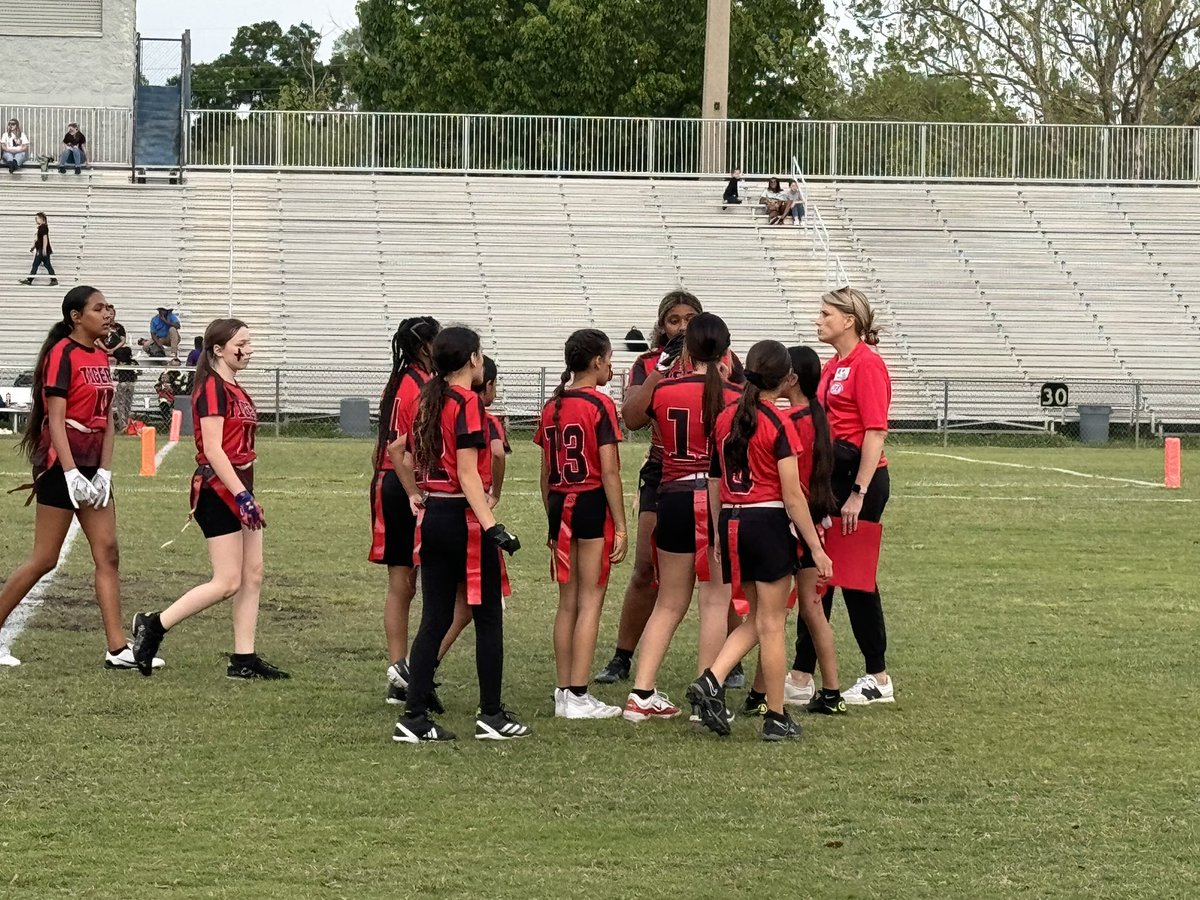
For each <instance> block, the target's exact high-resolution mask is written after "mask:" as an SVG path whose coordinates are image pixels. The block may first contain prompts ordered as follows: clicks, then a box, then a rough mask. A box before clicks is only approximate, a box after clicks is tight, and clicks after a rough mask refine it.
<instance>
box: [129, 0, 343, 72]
mask: <svg viewBox="0 0 1200 900" xmlns="http://www.w3.org/2000/svg"><path fill="white" fill-rule="evenodd" d="M354 7H355V0H204V3H202V4H200V3H180V2H179V0H137V28H138V31H139V32H140V33H141V34H142V35H143V36H144V37H178V36H179V35H181V34H183V32H184V31H186V30H188V29H191V32H192V62H208V61H209V60H211V59H213V58H214V57H216V56H220V55H221V54H222V53H224V52H225V51H226V50H228V49H229V42H230V41H231V40H232V39H233V35H234V33H235V32H236V31H237V30H238V26H240V25H251V24H253V23H255V22H269V21H276V22H278V23H279V24H280V25H282V26H283V28H284V29H285V30H286V29H287V28H288V26H290V25H295V24H296V23H297V22H307V23H308V24H310V25H312V26H313V28H315V29H317V31H319V32H321V34H323V35H325V38H324V40H322V41H321V56H322V57H323V58H324V59H328V58H329V51H330V50H332V49H333V42H334V39H335V38H336V37H337V36H338V35H339V34H340V33H341V32H342V31H343V30H345V29H347V28H351V27H353V26H354V25H355V24H356V23H357V22H358V16H357V15H356V14H355V12H354Z"/></svg>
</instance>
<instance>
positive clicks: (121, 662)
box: [104, 647, 166, 669]
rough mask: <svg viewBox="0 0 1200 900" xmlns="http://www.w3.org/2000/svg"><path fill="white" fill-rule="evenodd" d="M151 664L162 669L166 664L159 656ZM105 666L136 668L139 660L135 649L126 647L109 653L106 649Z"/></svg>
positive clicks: (109, 667)
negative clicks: (134, 651) (117, 651)
mask: <svg viewBox="0 0 1200 900" xmlns="http://www.w3.org/2000/svg"><path fill="white" fill-rule="evenodd" d="M151 665H152V666H153V667H154V668H155V669H161V668H162V667H163V666H165V665H166V663H164V662H163V661H162V660H161V659H159V658H158V657H157V656H156V657H154V662H153V663H151ZM104 668H106V669H136V668H137V662H136V661H135V660H134V658H133V651H132V650H131V649H130V648H129V647H126V648H125V649H124V650H122V651H121V652H120V653H109V652H108V651H107V650H105V651H104Z"/></svg>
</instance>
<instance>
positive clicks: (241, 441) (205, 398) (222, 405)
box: [192, 372, 258, 466]
mask: <svg viewBox="0 0 1200 900" xmlns="http://www.w3.org/2000/svg"><path fill="white" fill-rule="evenodd" d="M213 416H220V417H221V418H222V419H224V420H225V421H224V423H223V426H222V431H221V449H222V450H224V451H225V455H226V456H228V457H229V462H230V463H231V464H233V465H234V466H245V465H247V464H248V463H252V462H254V457H255V453H254V435H255V432H256V431H257V430H258V410H257V409H255V408H254V401H253V400H251V399H250V395H249V394H248V393H246V391H245V389H244V388H243V387H242V386H241V385H239V384H237V383H236V382H233V381H226V380H225V379H224V378H222V377H221V376H220V375H218V374H217V373H216V372H210V373H209V375H208V377H207V378H205V379H204V381H203V382H202V383H201V384H198V385H197V386H196V388H195V390H194V392H193V394H192V422H193V424H194V425H195V431H196V464H197V465H201V466H207V465H209V464H210V463H209V460H208V457H207V456H206V455H205V452H204V431H203V428H202V427H201V425H200V422H201V420H202V419H207V418H211V417H213Z"/></svg>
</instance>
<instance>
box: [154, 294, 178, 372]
mask: <svg viewBox="0 0 1200 900" xmlns="http://www.w3.org/2000/svg"><path fill="white" fill-rule="evenodd" d="M179 328H180V323H179V316H177V315H175V311H174V310H173V309H171V307H169V306H160V307H159V308H158V313H157V314H156V315H155V316H154V318H152V319H151V320H150V341H149V342H148V343H147V344H146V345H145V347H146V353H147V354H149V355H150V356H158V357H162V356H165V355H166V351H167V349H168V348H169V349H170V350H171V365H173V366H177V365H179Z"/></svg>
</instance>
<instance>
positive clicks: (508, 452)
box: [485, 407, 512, 456]
mask: <svg viewBox="0 0 1200 900" xmlns="http://www.w3.org/2000/svg"><path fill="white" fill-rule="evenodd" d="M485 409H486V407H485ZM486 415H487V427H488V443H489V444H490V443H491V442H492V441H499V442H500V443H501V444H503V445H504V455H505V456H512V447H510V446H509V445H508V435H507V434H506V433H505V431H504V423H503V422H501V421H500V420H499V419H498V418H497V417H496V416H493V415H492V414H491V413H486Z"/></svg>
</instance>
